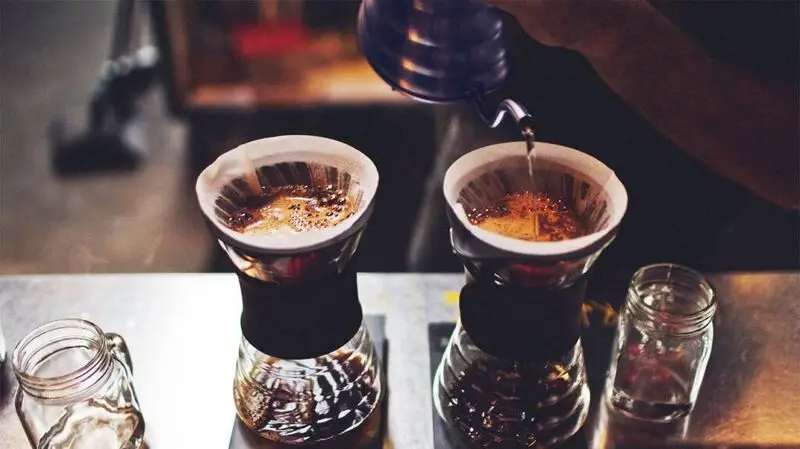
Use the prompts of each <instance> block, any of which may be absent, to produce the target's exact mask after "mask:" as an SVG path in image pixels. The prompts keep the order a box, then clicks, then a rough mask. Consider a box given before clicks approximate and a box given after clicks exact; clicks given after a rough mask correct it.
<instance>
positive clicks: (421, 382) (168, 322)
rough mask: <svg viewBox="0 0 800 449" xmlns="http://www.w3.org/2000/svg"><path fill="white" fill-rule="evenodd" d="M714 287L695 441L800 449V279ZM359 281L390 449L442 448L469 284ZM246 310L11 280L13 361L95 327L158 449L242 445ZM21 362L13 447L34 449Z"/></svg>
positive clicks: (226, 299) (186, 279) (143, 289)
mask: <svg viewBox="0 0 800 449" xmlns="http://www.w3.org/2000/svg"><path fill="white" fill-rule="evenodd" d="M709 279H710V280H711V282H712V283H713V284H714V286H715V287H716V290H717V293H718V295H719V297H720V308H719V316H718V320H717V331H716V336H715V342H714V349H713V352H712V357H711V361H710V364H709V368H708V371H707V374H706V377H705V380H704V383H703V388H702V390H701V392H700V398H699V400H698V405H697V407H696V409H695V411H694V412H693V413H692V416H691V419H690V420H689V421H688V422H687V423H686V425H685V426H684V428H682V429H681V432H682V433H685V438H686V439H687V440H688V441H691V442H693V443H701V444H709V443H710V444H712V445H716V444H722V443H746V444H756V445H759V446H764V445H768V444H778V443H780V444H786V445H791V446H793V447H800V381H798V380H797V375H796V373H797V372H798V371H800V338H798V336H799V335H800V273H731V274H721V275H710V276H709ZM358 280H359V288H360V297H361V301H362V304H363V307H364V313H365V314H373V315H385V316H386V329H385V330H386V337H387V339H388V341H389V357H388V379H389V388H390V391H391V399H390V401H389V408H388V417H387V438H386V440H387V442H386V444H385V445H384V447H386V448H401V449H416V448H420V449H432V448H433V430H432V419H431V416H432V413H433V411H432V407H431V395H430V388H431V387H430V375H429V373H430V369H431V367H430V362H429V357H428V354H429V347H428V324H429V323H432V322H447V321H455V320H456V318H457V303H456V301H455V298H457V291H458V290H459V289H460V288H461V286H462V284H463V276H462V275H458V274H359V279H358ZM611 302H612V303H614V302H616V303H618V302H619V301H618V300H617V301H611ZM240 312H241V300H240V294H239V285H238V282H237V279H236V276H235V275H233V274H132V275H82V276H76V275H63V276H60V275H46V276H14V277H0V317H1V318H0V319H2V330H3V333H4V336H5V339H6V343H7V345H8V346H9V347H8V350H9V352H10V351H11V349H12V348H13V345H15V344H16V343H17V341H19V339H20V338H21V337H22V336H23V335H24V333H25V332H26V331H28V330H30V329H32V328H34V327H35V326H37V325H39V324H41V323H43V322H45V321H49V320H53V319H58V318H65V317H81V318H85V319H88V320H91V321H93V322H95V323H96V324H98V325H99V326H100V327H101V328H103V329H104V330H105V331H112V332H118V333H120V334H122V336H123V337H124V338H125V339H126V341H127V342H128V345H129V347H130V351H131V354H132V356H133V363H134V367H135V384H136V389H137V392H138V396H139V398H140V401H141V405H142V409H143V411H144V414H145V419H146V423H147V431H146V441H147V442H148V445H149V447H150V448H151V449H160V448H169V449H176V448H227V447H228V444H229V442H230V439H231V431H232V428H233V423H234V419H235V412H234V407H233V399H232V391H231V383H232V380H233V374H234V368H235V362H236V356H237V347H238V342H239V338H240V331H239V314H240ZM584 346H588V345H587V344H586V343H585V344H584ZM9 365H10V363H7V364H6V366H5V368H4V370H3V371H4V372H3V386H4V388H3V389H4V390H5V391H4V393H3V396H2V399H0V447H2V448H9V449H10V448H25V447H27V444H28V443H27V441H26V439H25V436H24V434H23V432H22V428H21V426H20V424H19V422H18V420H17V417H16V414H15V412H14V407H13V402H12V401H11V400H10V396H11V395H10V394H9V391H11V390H12V389H13V388H15V387H16V385H15V381H14V380H13V376H12V374H11V367H10V366H9ZM602 415H603V414H602V413H597V410H595V412H594V413H593V414H592V416H590V418H589V421H587V426H586V429H587V434H588V435H589V437H590V438H589V440H590V441H591V444H590V447H593V448H602V447H608V446H609V445H610V441H612V440H613V437H614V432H615V431H614V427H609V425H608V424H600V425H598V422H600V423H603V422H605V420H603V419H602ZM200 429H202V430H200ZM654 443H656V444H658V443H659V441H658V440H654Z"/></svg>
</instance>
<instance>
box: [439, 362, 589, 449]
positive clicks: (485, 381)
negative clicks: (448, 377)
mask: <svg viewBox="0 0 800 449" xmlns="http://www.w3.org/2000/svg"><path fill="white" fill-rule="evenodd" d="M581 375H582V372H581V371H579V370H576V369H568V368H567V367H566V366H564V365H562V364H558V363H553V364H547V365H543V364H542V363H525V362H512V361H500V360H493V361H485V362H482V363H476V364H473V365H471V366H469V367H468V368H467V369H466V370H465V371H462V372H460V373H458V374H457V375H456V376H457V378H456V379H455V382H454V384H453V386H452V388H449V389H448V390H449V391H450V392H451V394H450V395H449V396H448V395H446V394H445V393H444V391H445V390H444V389H439V394H440V395H442V396H444V397H440V398H439V401H440V403H441V408H442V412H443V413H444V414H445V418H446V419H447V421H449V422H451V423H454V424H455V426H454V428H453V429H450V431H451V432H453V431H455V432H457V434H458V437H457V439H459V440H464V443H465V444H467V443H468V444H470V445H473V446H475V447H479V448H484V449H501V448H502V449H517V448H520V449H522V448H540V447H550V446H551V445H552V444H554V443H556V442H558V441H559V440H560V439H561V438H563V436H564V435H571V434H572V433H574V431H575V430H576V429H577V428H578V427H579V426H580V425H581V424H582V419H583V416H582V410H583V409H585V407H583V405H584V404H583V401H585V398H584V395H585V394H587V392H586V391H584V390H585V387H584V385H583V382H582V381H581V380H580V379H576V378H577V377H579V376H581Z"/></svg>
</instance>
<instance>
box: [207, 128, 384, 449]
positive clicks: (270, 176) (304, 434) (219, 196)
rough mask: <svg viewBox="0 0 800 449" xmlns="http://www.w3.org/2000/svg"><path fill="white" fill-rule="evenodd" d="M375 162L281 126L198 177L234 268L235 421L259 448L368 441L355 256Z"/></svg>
mask: <svg viewBox="0 0 800 449" xmlns="http://www.w3.org/2000/svg"><path fill="white" fill-rule="evenodd" d="M377 183H378V174H377V170H376V168H375V166H374V164H373V163H372V161H370V160H369V159H368V158H367V157H366V156H364V155H363V154H362V153H360V152H358V151H357V150H355V149H353V148H351V147H349V146H347V145H345V144H343V143H340V142H336V141H333V140H329V139H324V138H320V137H312V136H282V137H275V138H269V139H262V140H258V141H254V142H250V143H247V144H244V145H242V146H240V147H238V148H236V149H234V150H232V151H230V152H228V153H225V154H224V155H222V156H221V157H220V158H219V159H217V161H215V162H214V163H213V164H212V165H211V166H209V167H208V168H207V169H206V170H204V171H203V173H202V174H201V175H200V177H199V178H198V182H197V194H198V199H199V201H200V206H201V208H202V210H203V213H204V215H205V216H206V218H207V220H208V221H209V223H210V224H211V229H212V231H213V232H214V234H215V236H216V237H217V238H218V239H219V242H220V244H221V246H222V247H223V249H224V250H225V251H226V253H227V254H228V256H229V257H230V259H231V261H232V262H233V263H234V266H235V267H236V272H237V273H236V274H237V275H238V278H239V285H240V288H241V293H242V303H243V311H242V316H241V323H240V324H241V327H242V334H243V338H242V341H241V343H240V346H239V360H238V362H237V367H236V376H235V379H234V388H233V393H234V402H235V405H236V410H237V414H238V416H239V419H240V421H241V422H242V424H244V426H246V427H247V428H248V429H249V430H250V431H252V432H253V433H254V434H257V435H258V436H259V437H260V438H261V439H262V443H263V444H260V446H263V447H276V448H277V447H283V445H292V446H297V445H302V446H308V447H315V448H327V447H331V448H334V447H335V448H342V449H346V448H359V449H360V448H366V447H372V445H373V444H374V443H375V441H376V440H377V439H378V438H379V437H380V435H379V433H380V432H379V430H380V422H381V413H380V408H381V402H382V400H383V397H384V382H383V379H382V370H381V364H380V361H379V360H378V356H377V354H376V352H375V348H374V347H373V344H372V340H371V339H370V335H369V331H368V330H367V328H366V326H365V324H364V320H363V315H362V310H361V306H360V303H359V299H358V288H357V285H356V270H355V256H356V253H357V246H358V242H359V238H360V235H361V233H362V232H363V230H364V227H365V226H366V223H367V220H368V219H369V216H370V214H371V211H372V203H373V200H374V197H375V191H376V188H377Z"/></svg>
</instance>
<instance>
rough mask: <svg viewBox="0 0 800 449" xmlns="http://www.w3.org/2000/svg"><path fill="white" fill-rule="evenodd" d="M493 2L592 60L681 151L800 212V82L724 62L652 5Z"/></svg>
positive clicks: (540, 36)
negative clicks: (775, 79)
mask: <svg viewBox="0 0 800 449" xmlns="http://www.w3.org/2000/svg"><path fill="white" fill-rule="evenodd" d="M493 3H495V4H496V5H497V6H499V7H501V8H502V9H505V10H507V11H508V12H510V13H512V14H513V15H515V16H516V18H517V19H518V21H519V22H520V25H522V27H523V28H525V30H526V31H527V32H528V33H529V34H530V35H531V36H532V37H533V38H535V39H537V40H539V41H541V42H542V43H544V44H547V45H559V46H564V47H568V48H571V49H573V50H576V51H578V52H580V53H582V54H583V55H584V56H585V57H586V58H587V59H588V60H589V61H590V63H591V64H592V66H593V67H594V68H595V70H596V71H597V72H598V74H599V75H600V77H601V78H602V79H603V80H604V81H605V82H606V83H607V84H608V85H609V86H610V87H611V88H612V89H613V90H614V91H615V92H616V93H617V94H618V95H619V96H620V97H621V98H622V99H623V101H625V102H626V103H627V104H628V105H630V106H631V107H633V108H634V109H635V110H637V111H638V112H639V113H640V114H641V115H642V116H643V117H644V118H645V119H646V120H648V121H649V122H650V123H651V124H652V125H653V126H654V127H655V128H657V129H658V130H659V131H660V132H661V133H663V134H664V135H665V136H666V137H668V138H669V139H671V140H672V141H673V142H675V144H676V145H677V146H679V147H680V148H683V149H684V150H685V151H686V152H688V153H689V154H691V155H692V156H694V157H695V158H697V159H699V160H700V161H702V162H704V163H705V164H707V165H708V166H709V167H711V168H713V169H714V170H716V171H717V172H719V173H721V174H723V175H724V176H726V177H728V178H730V179H731V180H733V181H735V182H737V183H740V184H742V185H744V186H745V187H748V188H749V189H751V190H753V191H754V192H755V193H757V194H758V195H760V196H762V197H763V198H765V199H767V200H769V201H771V202H774V203H776V204H779V205H782V206H785V207H790V208H800V155H799V154H798V121H799V120H800V117H798V114H800V112H798V104H797V90H796V88H797V87H796V84H792V85H785V86H781V85H777V84H775V83H770V82H767V81H766V80H762V79H760V78H758V77H757V76H755V75H754V74H751V73H748V72H747V71H746V70H743V69H739V68H736V67H730V66H726V65H724V64H723V63H721V62H719V61H716V60H715V59H714V58H712V57H711V56H710V55H708V54H707V53H706V52H705V51H704V50H703V49H702V48H701V47H700V46H699V45H697V44H696V43H695V42H693V41H692V40H691V39H690V38H689V37H688V36H686V35H685V34H684V33H683V32H682V31H681V30H680V29H679V28H677V27H676V26H675V25H674V24H673V23H672V22H670V21H669V20H668V19H667V18H666V17H664V16H663V15H662V14H661V13H659V12H658V11H657V10H656V9H655V8H653V7H652V6H651V5H649V4H648V3H647V2H645V1H629V2H620V1H616V2H614V1H591V0H570V1H563V2H562V1H551V0H526V1H519V0H515V1H510V0H493ZM575 30H578V31H575ZM623 131H624V130H623ZM652 163H653V164H658V161H657V160H654V161H652ZM643 169H646V167H643ZM676 182H680V177H679V176H677V177H676Z"/></svg>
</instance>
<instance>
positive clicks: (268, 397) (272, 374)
mask: <svg viewBox="0 0 800 449" xmlns="http://www.w3.org/2000/svg"><path fill="white" fill-rule="evenodd" d="M280 363H281V361H280V359H274V358H270V359H269V361H264V363H262V364H261V365H262V366H259V365H256V366H255V367H254V368H253V369H257V370H262V372H260V373H247V375H246V376H242V375H241V373H240V375H239V376H237V379H236V382H235V386H234V400H235V401H236V405H237V407H236V408H237V410H238V413H239V417H240V419H241V420H242V421H243V422H244V423H245V425H246V426H247V427H249V428H250V429H253V430H255V431H256V432H258V434H259V435H260V436H261V437H262V438H265V439H267V440H271V441H275V442H280V443H286V444H301V443H307V442H319V441H325V440H329V441H330V443H331V444H332V445H331V446H330V447H336V448H345V447H346V448H350V447H361V446H360V445H361V444H366V443H367V442H369V441H370V440H373V439H374V438H375V437H376V436H377V434H378V432H379V421H380V416H378V415H379V414H380V413H379V410H378V409H379V404H378V403H379V401H380V399H381V397H380V394H379V383H376V382H378V381H376V380H375V379H374V377H375V371H374V369H372V368H370V367H371V366H372V365H371V363H365V361H364V356H363V355H361V354H358V353H355V352H351V351H339V352H336V353H334V354H330V355H328V356H325V357H321V358H317V359H314V362H313V363H315V364H316V366H308V368H309V371H310V372H313V373H314V374H313V375H309V373H308V372H305V370H301V371H303V372H297V371H296V369H295V371H294V372H293V371H292V370H287V371H283V372H282V371H281V368H280V366H279V364H280ZM265 364H267V365H266V366H263V365H265ZM269 364H272V365H271V366H270V365H269ZM262 378H263V379H264V380H265V381H264V382H261V379H262ZM373 421H374V422H373ZM359 426H361V427H359ZM356 427H359V428H358V429H356ZM313 447H318V446H316V445H315V446H313ZM322 447H328V446H322Z"/></svg>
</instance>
